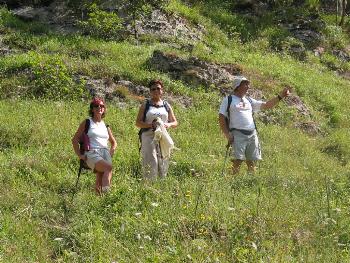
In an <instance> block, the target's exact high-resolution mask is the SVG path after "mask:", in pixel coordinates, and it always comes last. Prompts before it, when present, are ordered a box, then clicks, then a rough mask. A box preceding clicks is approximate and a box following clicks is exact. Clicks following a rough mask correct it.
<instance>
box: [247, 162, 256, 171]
mask: <svg viewBox="0 0 350 263" xmlns="http://www.w3.org/2000/svg"><path fill="white" fill-rule="evenodd" d="M246 163H247V166H248V173H255V171H256V165H255V161H248V160H247V161H246Z"/></svg>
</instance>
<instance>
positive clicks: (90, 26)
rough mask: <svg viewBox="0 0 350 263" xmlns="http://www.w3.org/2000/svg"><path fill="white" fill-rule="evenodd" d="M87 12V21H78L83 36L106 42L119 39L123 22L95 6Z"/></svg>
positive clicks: (115, 15) (116, 16) (113, 14)
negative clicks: (97, 38) (86, 35)
mask: <svg viewBox="0 0 350 263" xmlns="http://www.w3.org/2000/svg"><path fill="white" fill-rule="evenodd" d="M88 10H89V11H88V19H87V20H86V21H79V25H80V27H81V28H82V30H83V32H84V33H85V34H88V35H91V36H94V37H99V38H102V39H106V40H113V39H114V40H116V39H120V37H121V30H122V28H123V26H122V22H123V20H122V19H121V18H120V17H119V16H118V15H117V14H115V13H109V12H106V11H103V10H101V9H99V8H98V6H97V5H96V4H92V5H91V6H90V7H89V9H88Z"/></svg>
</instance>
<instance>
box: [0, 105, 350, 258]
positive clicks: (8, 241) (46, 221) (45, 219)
mask: <svg viewBox="0 0 350 263" xmlns="http://www.w3.org/2000/svg"><path fill="white" fill-rule="evenodd" d="M108 106H109V107H108V115H107V117H106V122H107V123H109V124H110V125H111V127H112V130H113V132H114V134H115V135H116V137H117V140H118V150H117V154H116V156H115V157H114V165H115V167H114V177H113V189H112V192H111V193H110V194H109V195H107V196H104V197H102V198H96V197H95V196H94V194H93V191H92V185H93V181H94V178H93V175H92V174H91V173H87V174H84V175H83V176H82V179H81V183H80V186H79V189H78V193H77V194H76V196H75V198H74V199H73V201H72V202H71V196H72V191H73V185H74V182H75V178H76V172H77V168H78V161H77V159H76V157H75V156H74V154H73V151H72V149H71V144H70V139H71V137H72V135H73V133H74V131H75V129H76V128H77V126H78V124H79V122H80V121H82V119H83V117H82V116H84V115H86V112H87V107H86V104H85V103H77V102H69V103H65V102H57V103H50V102H36V101H17V102H5V101H1V104H0V110H1V112H2V113H3V114H2V115H1V117H0V121H1V123H7V125H6V130H7V131H8V132H7V134H9V133H12V134H13V136H10V135H8V136H7V137H5V138H3V141H4V143H3V146H2V149H1V155H0V159H1V168H2V172H3V174H4V176H3V177H2V185H3V187H4V189H5V191H3V192H2V193H1V199H0V200H1V207H2V209H1V214H2V222H1V226H2V228H1V236H2V237H3V238H2V247H3V249H2V251H1V255H2V258H3V259H4V262H17V261H29V262H32V261H64V262H67V261H72V262H84V261H87V260H92V261H94V262H99V261H101V262H110V261H113V260H118V261H122V262H130V261H133V259H134V260H136V261H137V259H141V262H144V261H152V262H153V261H171V262H178V261H181V260H189V259H188V258H190V257H191V258H192V259H193V260H194V261H197V262H198V261H202V260H205V259H207V258H208V257H209V258H210V259H211V260H215V259H216V258H218V259H219V260H220V261H222V262H232V261H239V262H240V261H241V262H244V261H249V262H252V261H259V260H265V261H266V260H271V261H289V260H291V259H293V260H295V261H300V260H302V259H305V257H306V258H308V260H309V261H312V259H314V258H319V260H321V261H322V262H327V261H328V260H331V261H332V260H334V261H333V262H336V261H346V260H348V259H349V258H348V254H347V253H346V250H344V249H346V248H347V247H348V245H349V243H348V241H347V240H348V233H347V225H348V224H349V220H348V219H347V218H348V217H347V216H346V214H347V207H348V197H349V192H348V189H347V184H348V167H347V166H343V165H342V164H341V163H340V162H339V161H337V159H336V158H331V157H329V156H328V155H326V154H324V153H323V152H322V151H321V145H320V144H319V143H317V141H315V140H314V139H312V138H308V137H307V136H305V135H303V134H302V133H300V132H298V131H293V130H292V131H290V129H285V128H281V127H279V126H271V125H268V126H265V125H263V124H259V128H260V129H259V130H260V136H261V140H262V147H263V155H264V159H265V160H264V161H262V162H261V164H260V165H259V172H258V173H257V174H256V175H255V176H251V175H247V174H245V172H244V171H245V168H244V167H243V169H242V172H241V174H240V175H239V176H237V177H235V178H233V177H232V176H230V175H228V170H227V171H226V172H225V176H224V177H221V175H220V173H221V169H222V165H223V161H224V151H225V149H224V143H225V142H224V140H223V138H222V136H221V134H220V132H219V128H218V125H217V124H216V122H217V113H216V110H214V109H213V108H212V107H211V106H210V105H202V108H201V109H196V110H195V109H193V110H181V109H180V108H175V111H176V113H177V116H178V118H179V121H180V124H181V125H180V127H179V128H178V129H176V130H174V131H172V133H171V134H172V135H173V138H174V139H175V142H176V146H177V147H178V148H180V150H179V151H176V152H175V153H174V155H173V161H174V162H175V163H176V164H175V163H173V164H172V166H171V169H170V173H169V177H168V178H167V179H166V180H162V181H158V182H155V183H152V184H149V183H144V182H142V181H140V180H139V178H140V174H139V168H137V167H138V162H139V154H138V149H137V136H136V133H137V129H136V128H135V127H134V119H135V116H136V112H137V109H136V108H130V109H126V110H121V109H118V108H115V107H114V106H113V105H108ZM203 116H206V118H203ZM19 121H20V122H19ZM43 127H45V129H43ZM203 127H205V132H203ZM287 131H289V132H287ZM2 134H5V133H2ZM194 145H195V147H194ZM227 168H228V167H227ZM135 169H136V170H135ZM191 169H195V172H192V171H191ZM194 173H195V175H194ZM326 180H327V181H326ZM326 186H327V187H329V193H328V195H329V199H330V210H328V203H327V196H326ZM328 211H329V212H330V218H328ZM139 213H141V214H139ZM332 220H335V222H333V221H332ZM10 222H11V223H10ZM30 241H31V242H30ZM344 241H345V243H344V244H342V243H341V244H342V246H340V245H339V244H338V243H340V242H344ZM106 244H108V246H107V245H106ZM330 254H332V255H333V257H332V259H330V258H329V257H327V255H330Z"/></svg>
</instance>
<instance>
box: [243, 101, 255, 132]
mask: <svg viewBox="0 0 350 263" xmlns="http://www.w3.org/2000/svg"><path fill="white" fill-rule="evenodd" d="M246 98H247V100H248V101H249V103H250V106H251V107H252V117H253V122H254V126H255V130H256V133H258V127H257V126H256V122H255V119H254V112H253V106H252V104H253V101H252V99H251V97H248V96H247V97H246Z"/></svg>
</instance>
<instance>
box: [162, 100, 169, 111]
mask: <svg viewBox="0 0 350 263" xmlns="http://www.w3.org/2000/svg"><path fill="white" fill-rule="evenodd" d="M163 105H164V108H165V110H166V111H167V112H168V113H169V112H170V105H169V103H168V102H167V101H166V100H163Z"/></svg>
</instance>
